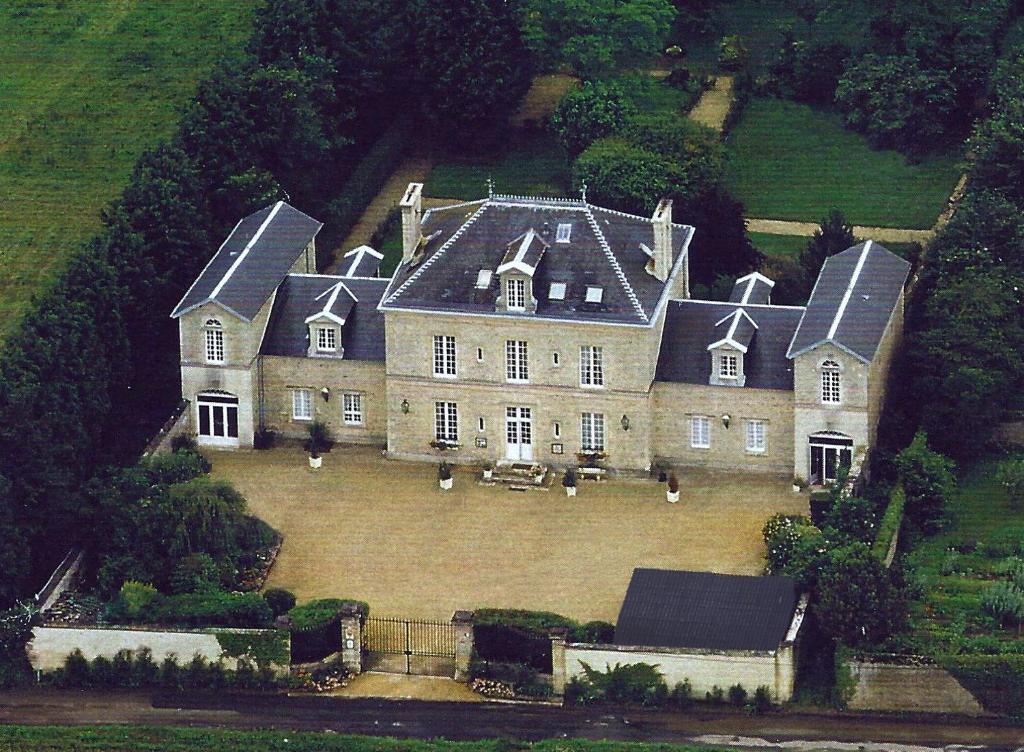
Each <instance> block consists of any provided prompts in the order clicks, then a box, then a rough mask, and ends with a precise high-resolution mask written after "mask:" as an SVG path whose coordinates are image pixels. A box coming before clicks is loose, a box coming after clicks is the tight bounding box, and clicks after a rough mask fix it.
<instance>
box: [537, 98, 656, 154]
mask: <svg viewBox="0 0 1024 752" xmlns="http://www.w3.org/2000/svg"><path fill="white" fill-rule="evenodd" d="M636 114H637V108H636V105H634V104H633V102H632V100H630V98H629V97H628V96H627V95H626V91H625V88H624V86H623V85H622V84H621V83H619V82H614V81H585V82H584V83H583V86H581V87H580V88H578V89H574V90H573V91H570V92H569V93H568V94H566V95H565V96H564V97H562V100H561V101H560V102H559V103H558V107H557V108H555V111H554V113H552V115H551V125H552V126H553V127H554V129H555V132H556V133H557V134H558V140H559V141H560V142H561V144H562V148H564V149H565V151H566V153H567V154H568V155H569V158H570V159H575V158H576V157H577V156H578V155H579V154H580V152H582V151H583V150H585V149H586V148H587V147H588V146H590V145H591V144H592V143H594V142H595V141H597V140H598V139H600V138H606V137H608V136H612V135H614V134H615V133H616V132H617V131H618V130H619V128H621V127H622V124H623V123H624V122H625V121H626V120H628V119H629V118H632V117H634V116H635V115H636Z"/></svg>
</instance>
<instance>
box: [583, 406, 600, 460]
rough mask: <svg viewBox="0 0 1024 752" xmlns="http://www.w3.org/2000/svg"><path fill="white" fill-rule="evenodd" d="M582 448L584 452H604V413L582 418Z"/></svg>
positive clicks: (584, 414) (585, 414)
mask: <svg viewBox="0 0 1024 752" xmlns="http://www.w3.org/2000/svg"><path fill="white" fill-rule="evenodd" d="M580 447H581V448H582V449H583V451H584V452H603V451H604V413H583V415H582V416H580Z"/></svg>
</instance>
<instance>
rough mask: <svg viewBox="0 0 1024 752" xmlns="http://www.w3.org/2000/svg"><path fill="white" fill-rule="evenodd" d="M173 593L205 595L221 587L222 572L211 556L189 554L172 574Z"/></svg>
mask: <svg viewBox="0 0 1024 752" xmlns="http://www.w3.org/2000/svg"><path fill="white" fill-rule="evenodd" d="M170 586H171V592H172V593H203V592H208V591H210V590H216V589H217V588H218V587H219V586H220V570H219V568H218V567H217V562H215V561H214V560H213V557H212V556H210V555H209V554H189V555H188V556H186V557H184V558H183V559H181V561H179V562H178V564H177V566H175V567H174V571H173V572H172V573H171V579H170Z"/></svg>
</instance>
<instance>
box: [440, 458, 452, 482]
mask: <svg viewBox="0 0 1024 752" xmlns="http://www.w3.org/2000/svg"><path fill="white" fill-rule="evenodd" d="M437 479H438V480H451V479H452V469H451V467H450V466H449V465H448V463H447V462H444V461H442V462H441V464H440V465H438V466H437Z"/></svg>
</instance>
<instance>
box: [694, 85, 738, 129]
mask: <svg viewBox="0 0 1024 752" xmlns="http://www.w3.org/2000/svg"><path fill="white" fill-rule="evenodd" d="M731 104H732V76H715V78H714V81H713V82H712V85H711V87H710V88H709V89H708V90H707V91H705V92H704V93H703V94H702V95H701V98H700V99H699V100H697V104H695V105H694V106H693V109H692V110H690V115H689V118H690V120H693V121H695V122H697V123H700V124H701V125H706V126H707V127H708V128H711V129H712V130H714V131H721V130H722V126H723V125H724V124H725V118H726V117H727V116H728V115H729V107H730V106H731Z"/></svg>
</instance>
